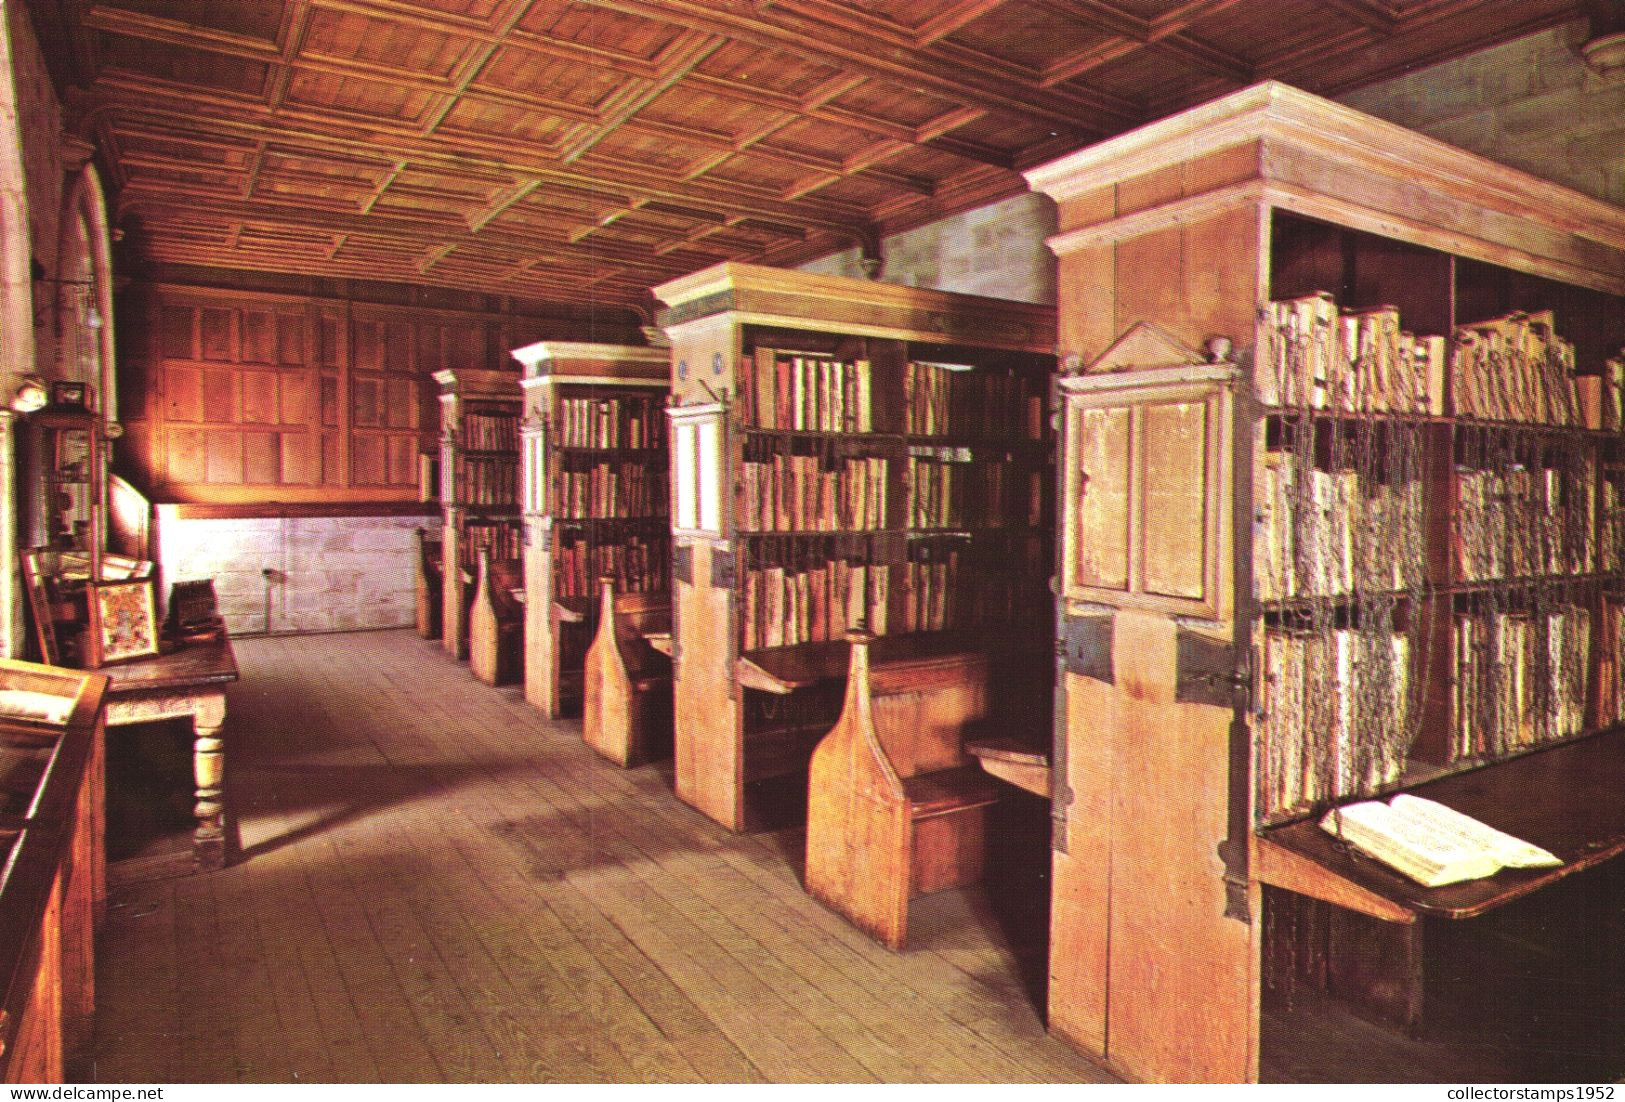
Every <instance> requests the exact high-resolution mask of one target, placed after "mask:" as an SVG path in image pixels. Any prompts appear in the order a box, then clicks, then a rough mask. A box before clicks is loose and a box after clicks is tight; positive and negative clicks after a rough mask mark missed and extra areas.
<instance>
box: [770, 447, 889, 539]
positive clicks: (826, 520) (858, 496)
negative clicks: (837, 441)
mask: <svg viewBox="0 0 1625 1102" xmlns="http://www.w3.org/2000/svg"><path fill="white" fill-rule="evenodd" d="M889 470H890V464H889V463H888V462H887V460H885V459H884V458H881V457H878V456H860V457H856V458H848V459H841V460H834V461H826V460H823V459H821V458H820V457H818V456H811V455H784V454H775V455H773V456H772V457H771V458H770V459H769V460H767V461H765V462H752V461H748V460H747V461H745V462H743V463H741V464H740V465H739V480H740V502H741V515H740V518H739V526H740V528H742V529H745V530H747V531H756V532H807V531H818V532H835V531H852V530H861V529H875V528H883V527H885V525H886V487H887V480H888V477H889Z"/></svg>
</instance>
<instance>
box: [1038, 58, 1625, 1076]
mask: <svg viewBox="0 0 1625 1102" xmlns="http://www.w3.org/2000/svg"><path fill="white" fill-rule="evenodd" d="M1028 179H1029V181H1030V182H1031V183H1032V185H1033V186H1034V188H1035V189H1037V190H1039V191H1041V192H1044V193H1047V194H1049V195H1050V196H1052V197H1053V198H1055V200H1056V201H1057V204H1058V211H1059V226H1058V232H1057V234H1056V235H1055V236H1054V237H1053V238H1052V239H1051V241H1050V245H1051V247H1052V249H1053V251H1054V252H1055V253H1056V255H1057V257H1058V258H1059V295H1058V297H1059V303H1060V311H1059V316H1060V330H1059V332H1060V342H1059V348H1060V350H1061V352H1062V354H1063V356H1064V357H1065V364H1066V371H1065V373H1064V374H1063V375H1062V376H1061V377H1060V378H1059V379H1058V381H1057V402H1058V405H1059V409H1060V418H1061V424H1062V430H1061V436H1062V439H1061V443H1060V449H1059V450H1060V456H1061V458H1060V466H1061V470H1060V473H1059V485H1060V487H1061V488H1060V491H1059V492H1060V495H1061V498H1062V504H1061V508H1060V519H1059V521H1058V530H1059V540H1058V549H1057V554H1058V556H1059V560H1060V564H1061V567H1060V571H1059V579H1058V587H1057V593H1058V596H1057V632H1058V635H1059V637H1060V643H1061V653H1062V657H1061V661H1060V669H1059V670H1058V673H1057V687H1056V703H1055V708H1056V713H1057V717H1058V718H1057V724H1056V735H1055V743H1054V748H1053V762H1052V765H1053V777H1052V792H1053V820H1054V833H1053V847H1054V854H1053V879H1052V883H1053V899H1052V910H1051V964H1050V982H1049V1020H1050V1026H1051V1028H1052V1029H1053V1030H1054V1031H1055V1032H1057V1033H1058V1034H1060V1035H1062V1036H1065V1037H1066V1038H1068V1039H1070V1040H1071V1041H1073V1042H1074V1043H1076V1044H1078V1045H1079V1046H1080V1047H1082V1048H1083V1049H1085V1050H1086V1051H1088V1052H1090V1053H1091V1054H1094V1055H1096V1056H1097V1057H1099V1058H1101V1059H1103V1060H1104V1061H1105V1062H1107V1063H1108V1064H1110V1065H1111V1066H1112V1067H1114V1068H1116V1069H1118V1070H1120V1071H1121V1072H1123V1073H1125V1074H1127V1075H1129V1076H1132V1077H1133V1078H1136V1079H1145V1080H1171V1081H1181V1082H1192V1081H1195V1082H1216V1081H1245V1080H1250V1079H1254V1078H1256V1077H1257V1075H1258V1071H1259V1056H1260V1019H1261V1012H1260V1007H1261V1000H1262V997H1263V994H1264V985H1265V982H1266V980H1267V979H1268V978H1269V977H1270V976H1271V975H1272V970H1273V969H1275V968H1277V967H1280V966H1281V963H1280V962H1281V960H1282V959H1283V958H1286V959H1287V960H1288V962H1289V964H1290V958H1291V957H1292V956H1293V953H1294V948H1293V946H1292V945H1290V944H1287V943H1289V942H1290V941H1291V940H1292V939H1293V938H1294V937H1295V936H1296V933H1297V932H1301V925H1302V923H1298V922H1295V920H1294V919H1293V918H1292V917H1291V916H1292V915H1294V914H1299V915H1301V914H1305V913H1308V911H1309V910H1310V909H1312V908H1315V907H1321V908H1324V905H1325V904H1326V903H1330V904H1332V905H1333V906H1332V907H1331V908H1329V910H1327V911H1325V913H1327V914H1330V916H1331V917H1330V918H1329V919H1328V921H1329V922H1331V923H1332V924H1334V925H1335V924H1338V923H1340V922H1341V921H1342V918H1341V917H1340V916H1350V915H1352V916H1356V917H1358V918H1360V919H1362V920H1365V921H1368V922H1369V923H1370V925H1371V926H1372V927H1374V928H1376V929H1377V934H1376V937H1377V938H1378V943H1379V944H1381V945H1383V946H1385V949H1384V952H1385V953H1386V954H1387V957H1386V959H1391V960H1392V961H1393V962H1394V963H1393V965H1392V967H1393V968H1394V969H1396V970H1400V971H1405V972H1407V973H1408V974H1405V975H1399V976H1396V975H1395V974H1394V973H1392V972H1390V973H1388V974H1384V975H1379V976H1378V977H1377V978H1376V979H1375V980H1372V979H1371V978H1370V977H1369V976H1368V977H1365V979H1366V980H1367V982H1366V984H1365V988H1364V990H1363V991H1362V990H1360V989H1359V988H1360V984H1359V983H1357V982H1355V981H1356V980H1357V979H1359V977H1354V978H1352V979H1348V983H1347V988H1348V994H1350V996H1351V997H1354V998H1356V999H1359V998H1362V997H1367V998H1370V999H1371V1000H1373V1001H1374V1002H1375V1003H1377V1004H1379V1005H1377V1006H1376V1009H1377V1011H1378V1012H1379V1013H1382V1014H1383V1016H1385V1017H1388V1018H1389V1019H1390V1020H1400V1021H1404V1022H1405V1023H1406V1024H1414V1017H1415V1014H1416V1013H1417V1011H1418V1008H1419V1005H1420V1000H1421V994H1420V991H1421V987H1420V983H1419V980H1418V975H1419V973H1420V972H1421V971H1422V970H1423V969H1424V968H1425V965H1426V962H1427V951H1428V947H1429V942H1428V938H1427V934H1426V931H1427V929H1429V928H1430V927H1429V926H1428V922H1426V921H1423V919H1424V917H1426V916H1441V915H1442V916H1444V917H1445V918H1446V919H1455V918H1463V917H1467V916H1470V915H1478V914H1481V913H1483V912H1484V911H1486V910H1487V909H1489V908H1491V907H1494V906H1496V905H1499V903H1501V902H1503V901H1505V900H1507V899H1510V898H1513V897H1514V896H1516V895H1522V894H1526V893H1528V892H1530V891H1533V890H1534V889H1535V888H1536V887H1538V886H1540V883H1542V882H1540V881H1538V880H1535V879H1531V878H1528V877H1525V878H1523V879H1520V878H1519V877H1518V876H1515V875H1511V874H1503V875H1502V876H1498V877H1495V878H1492V879H1491V880H1488V881H1483V882H1479V883H1478V885H1477V886H1476V887H1474V888H1473V889H1471V891H1467V890H1465V889H1464V891H1463V893H1462V895H1461V896H1459V897H1457V896H1453V897H1447V896H1441V895H1437V894H1434V892H1447V891H1448V889H1435V890H1434V892H1427V891H1420V890H1412V889H1408V888H1407V887H1406V886H1405V884H1404V883H1403V878H1402V877H1398V875H1397V874H1392V873H1389V872H1387V871H1385V870H1384V869H1382V868H1381V867H1380V866H1375V865H1374V863H1373V862H1369V861H1365V860H1363V859H1357V858H1354V857H1351V856H1350V855H1349V854H1348V853H1347V852H1346V851H1343V850H1342V849H1341V848H1340V847H1338V846H1337V845H1336V842H1335V839H1331V838H1330V836H1329V835H1326V834H1325V832H1323V831H1321V830H1320V829H1319V827H1318V826H1316V825H1315V824H1316V823H1317V821H1318V818H1319V815H1320V813H1321V812H1323V811H1324V809H1326V808H1327V807H1328V806H1331V805H1334V804H1336V803H1339V802H1345V801H1348V800H1352V799H1354V798H1357V797H1366V796H1372V795H1383V794H1387V793H1391V792H1395V791H1399V790H1413V789H1419V790H1421V791H1423V792H1424V793H1425V792H1427V791H1434V790H1437V791H1448V792H1451V793H1453V796H1452V799H1459V800H1461V801H1472V800H1474V799H1476V800H1478V801H1479V803H1476V804H1473V806H1472V807H1471V808H1469V807H1467V806H1464V805H1463V804H1462V803H1457V804H1456V806H1458V807H1460V808H1461V809H1462V810H1469V811H1470V813H1473V814H1479V813H1480V809H1481V808H1482V809H1484V811H1483V815H1482V816H1481V817H1485V818H1486V819H1487V820H1488V821H1490V822H1491V825H1497V820H1498V819H1499V823H1500V824H1501V825H1502V827H1503V829H1508V830H1513V829H1514V827H1516V828H1517V829H1516V832H1518V833H1520V836H1523V837H1526V838H1529V839H1530V840H1531V841H1534V842H1536V843H1537V844H1541V843H1542V839H1546V840H1548V841H1551V842H1552V844H1553V845H1556V846H1558V847H1559V856H1562V857H1564V859H1565V861H1566V862H1567V870H1574V869H1579V868H1582V867H1585V866H1586V865H1588V864H1590V863H1592V861H1593V860H1594V857H1595V855H1597V854H1602V855H1611V854H1613V853H1617V852H1620V839H1619V838H1617V837H1615V836H1613V835H1612V834H1609V835H1607V836H1595V837H1591V838H1589V839H1586V838H1585V837H1584V835H1585V834H1586V831H1587V830H1601V829H1602V828H1601V827H1600V826H1598V825H1597V824H1596V823H1591V824H1589V825H1587V824H1584V823H1582V822H1581V820H1580V819H1579V818H1576V817H1574V815H1573V813H1572V810H1570V811H1565V810H1563V809H1564V807H1565V806H1566V804H1567V801H1566V800H1564V799H1561V798H1558V797H1559V796H1560V794H1559V793H1554V792H1552V791H1548V790H1547V788H1548V787H1549V786H1550V785H1551V784H1552V783H1553V782H1552V781H1551V780H1550V779H1547V780H1544V781H1533V782H1532V781H1529V780H1528V779H1527V778H1529V777H1546V778H1550V777H1553V776H1557V775H1563V770H1562V769H1560V768H1559V766H1561V765H1562V763H1563V762H1564V760H1565V755H1568V754H1569V753H1570V752H1571V751H1572V752H1573V754H1574V755H1575V760H1578V755H1580V754H1585V755H1589V757H1588V759H1587V760H1588V761H1589V760H1590V759H1591V758H1596V757H1597V756H1598V755H1601V757H1600V759H1599V760H1601V761H1603V762H1604V763H1609V764H1608V768H1607V769H1604V770H1602V772H1604V773H1608V772H1612V771H1613V770H1614V766H1616V765H1617V764H1618V763H1617V762H1615V759H1616V758H1617V757H1618V754H1619V749H1618V746H1619V744H1618V743H1617V741H1615V742H1609V741H1606V740H1608V739H1611V738H1612V737H1613V736H1612V735H1611V734H1608V733H1606V731H1605V729H1606V728H1609V727H1612V726H1614V725H1615V724H1617V722H1618V721H1619V718H1620V714H1621V713H1620V709H1619V690H1618V681H1619V670H1620V663H1619V656H1618V653H1617V651H1618V647H1619V643H1620V638H1621V637H1620V635H1619V632H1618V630H1617V620H1618V612H1617V609H1618V595H1619V594H1620V593H1621V592H1622V590H1625V587H1622V583H1625V576H1622V575H1621V574H1620V573H1619V566H1620V555H1619V549H1618V533H1619V516H1618V502H1619V486H1618V478H1619V464H1620V459H1621V455H1622V452H1621V448H1622V445H1625V439H1622V438H1621V436H1620V434H1619V431H1618V426H1619V423H1620V422H1619V415H1618V412H1617V410H1618V408H1619V407H1618V402H1619V399H1620V389H1619V380H1618V372H1619V362H1618V357H1619V355H1620V350H1621V345H1622V344H1625V303H1622V299H1621V297H1620V296H1621V295H1622V294H1625V211H1621V210H1619V209H1618V208H1615V207H1611V206H1608V205H1606V204H1603V203H1601V202H1596V201H1593V200H1591V199H1588V198H1586V197H1584V196H1581V195H1579V194H1576V193H1574V192H1571V191H1568V190H1566V189H1564V188H1561V187H1558V186H1556V185H1553V184H1550V183H1546V182H1544V181H1541V180H1538V179H1535V178H1534V177H1531V176H1527V175H1525V174H1523V173H1520V172H1518V171H1515V170H1512V169H1509V168H1506V167H1504V166H1501V165H1497V164H1492V163H1490V162H1488V161H1485V160H1483V159H1481V158H1478V157H1476V156H1474V155H1471V154H1468V153H1465V152H1462V151H1460V150H1457V149H1454V148H1452V147H1449V146H1447V145H1444V144H1442V143H1440V142H1437V141H1434V140H1432V139H1429V138H1426V137H1423V136H1421V135H1417V134H1414V133H1412V132H1409V131H1407V130H1404V129H1403V128H1400V127H1397V126H1394V125H1392V124H1389V123H1385V122H1381V121H1379V120H1376V119H1372V118H1369V117H1366V116H1364V115H1361V114H1359V113H1357V112H1354V111H1351V110H1348V109H1346V108H1343V107H1341V106H1338V105H1336V104H1332V103H1330V102H1327V101H1324V100H1321V99H1318V98H1316V97H1313V96H1310V95H1308V94H1305V93H1303V92H1300V91H1298V90H1296V89H1292V88H1289V87H1286V86H1283V85H1280V84H1276V83H1266V84H1263V85H1259V86H1256V87H1253V88H1250V89H1246V90H1244V91H1241V92H1238V93H1235V94H1234V95H1231V96H1228V97H1226V98H1224V99H1220V100H1217V101H1214V102H1213V103H1210V104H1207V105H1204V106H1201V107H1198V108H1194V109H1192V110H1190V111H1188V112H1185V113H1183V114H1181V115H1177V116H1174V117H1171V118H1169V119H1165V120H1162V121H1160V122H1157V123H1154V124H1151V125H1149V126H1146V127H1143V128H1141V129H1139V130H1136V131H1133V132H1130V133H1128V134H1125V135H1122V136H1120V137H1117V138H1114V139H1111V140H1109V141H1106V142H1102V143H1100V144H1099V145H1096V146H1093V147H1091V148H1089V149H1086V150H1083V151H1081V152H1079V153H1076V154H1073V155H1071V156H1069V157H1066V158H1063V159H1061V160H1059V161H1056V162H1054V163H1052V164H1049V165H1046V166H1043V167H1040V168H1037V169H1034V170H1032V171H1030V172H1029V173H1028ZM1603 426H1606V428H1604V427H1603ZM1599 732H1604V733H1602V734H1599ZM1599 740H1601V741H1599ZM1543 748H1544V749H1543ZM1536 751H1540V752H1538V753H1537V752H1536ZM1542 770H1544V772H1542ZM1583 773H1584V774H1586V775H1598V769H1597V768H1596V763H1595V762H1592V763H1591V764H1590V765H1588V766H1586V768H1585V769H1584V770H1583ZM1514 777H1518V778H1523V779H1522V780H1520V781H1519V782H1518V783H1519V785H1521V786H1522V787H1521V788H1519V789H1517V790H1515V791H1513V792H1511V793H1510V794H1509V793H1508V792H1507V791H1506V790H1505V785H1506V784H1508V783H1510V780H1511V778H1514ZM1433 786H1442V787H1438V788H1435V787H1433ZM1489 792H1495V793H1497V794H1498V798H1497V799H1495V800H1489V799H1486V798H1485V797H1484V795H1483V794H1484V793H1489ZM1474 793H1478V795H1477V796H1475V795H1474ZM1447 802H1449V801H1447ZM1565 847H1566V848H1565ZM1597 859H1600V858H1597ZM1475 893H1476V894H1475ZM1469 897H1470V898H1469ZM1308 900H1316V901H1320V902H1317V903H1309V902H1307V901H1308ZM1464 900H1466V902H1464ZM1283 916H1286V917H1283ZM1305 921H1307V920H1305ZM1429 921H1431V919H1429ZM1327 944H1332V945H1333V948H1332V949H1330V950H1326V951H1327V952H1329V953H1330V954H1331V955H1332V956H1333V957H1334V959H1332V960H1331V961H1330V962H1329V963H1326V964H1325V971H1326V972H1327V973H1329V974H1330V975H1331V977H1332V981H1333V982H1331V983H1330V984H1329V985H1328V986H1331V987H1332V988H1333V989H1334V990H1339V991H1341V989H1339V988H1338V987H1337V982H1338V981H1340V980H1342V979H1346V978H1348V974H1350V973H1354V972H1358V971H1360V970H1361V969H1362V968H1364V967H1366V965H1368V964H1369V963H1370V961H1371V960H1373V959H1376V960H1379V961H1380V960H1384V959H1385V958H1384V953H1383V952H1379V953H1373V952H1372V951H1371V947H1370V944H1369V943H1368V944H1367V945H1366V947H1365V950H1364V952H1365V953H1366V954H1367V955H1366V956H1365V957H1364V958H1362V960H1360V961H1354V960H1353V959H1352V958H1350V959H1343V960H1339V959H1335V956H1336V953H1337V951H1338V950H1337V948H1336V939H1335V938H1334V939H1332V941H1331V942H1328V943H1327ZM1288 966H1289V965H1288ZM1388 967H1390V965H1388V964H1387V963H1383V964H1380V965H1379V966H1378V968H1377V971H1379V972H1381V971H1382V969H1383V968H1388ZM1384 984H1387V985H1388V986H1387V988H1386V989H1384V990H1386V994H1383V990H1379V989H1383V985H1384ZM1384 999H1386V1000H1387V1005H1380V1004H1382V1003H1383V1002H1384ZM1396 1003H1398V1004H1399V1005H1395V1004H1396ZM1407 1019H1409V1020H1408V1021H1407Z"/></svg>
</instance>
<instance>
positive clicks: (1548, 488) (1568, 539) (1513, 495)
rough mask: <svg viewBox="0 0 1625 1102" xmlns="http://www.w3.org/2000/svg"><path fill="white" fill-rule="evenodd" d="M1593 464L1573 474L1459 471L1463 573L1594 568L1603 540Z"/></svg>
mask: <svg viewBox="0 0 1625 1102" xmlns="http://www.w3.org/2000/svg"><path fill="white" fill-rule="evenodd" d="M1593 468H1594V464H1593V463H1592V462H1591V461H1590V460H1589V459H1586V460H1585V461H1584V462H1583V463H1581V464H1579V466H1578V468H1577V469H1576V470H1575V471H1574V472H1573V473H1566V472H1565V471H1563V470H1562V469H1559V468H1555V467H1545V466H1539V467H1536V466H1521V465H1515V464H1512V465H1507V466H1506V468H1505V469H1496V470H1477V469H1468V470H1458V471H1457V473H1456V513H1455V533H1454V534H1455V544H1456V564H1457V575H1458V577H1460V578H1461V580H1463V581H1468V582H1484V581H1496V580H1499V579H1503V578H1527V577H1530V576H1532V575H1541V574H1568V575H1572V574H1585V573H1589V572H1590V571H1591V570H1592V569H1593V567H1592V563H1593V561H1594V557H1595V556H1594V551H1595V548H1596V542H1597V541H1596V520H1595V515H1594V513H1593V511H1592V507H1591V494H1592V488H1593V486H1594V485H1595V479H1594V478H1593V477H1592V473H1591V472H1592V470H1593Z"/></svg>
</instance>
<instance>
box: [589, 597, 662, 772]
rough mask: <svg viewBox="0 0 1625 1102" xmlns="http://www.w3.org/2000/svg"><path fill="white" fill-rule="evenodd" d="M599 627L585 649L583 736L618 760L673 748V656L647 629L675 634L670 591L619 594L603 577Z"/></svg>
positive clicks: (632, 761)
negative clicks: (649, 636) (658, 645)
mask: <svg viewBox="0 0 1625 1102" xmlns="http://www.w3.org/2000/svg"><path fill="white" fill-rule="evenodd" d="M601 586H602V588H601V590H600V596H599V608H598V631H597V633H596V634H595V635H594V636H593V641H592V645H591V646H589V647H588V648H587V657H586V663H585V681H586V684H585V688H584V691H583V706H582V724H581V728H582V737H583V738H584V739H585V740H586V743H587V745H588V746H590V747H592V748H593V749H594V750H595V751H597V752H598V754H600V755H601V756H603V757H604V758H607V759H608V760H610V761H612V762H614V763H615V764H616V765H619V766H622V767H628V766H633V765H641V764H642V763H644V762H646V761H652V760H654V759H655V758H657V757H662V756H664V755H665V754H666V753H669V752H670V749H671V672H672V671H671V659H670V658H668V657H667V656H666V655H664V654H662V653H660V652H659V651H657V650H655V648H654V647H652V646H650V645H649V642H648V640H647V639H646V638H645V636H646V634H648V633H654V634H664V635H666V636H667V637H669V636H670V633H671V596H670V595H669V594H666V593H623V594H621V595H620V596H616V594H615V582H614V580H613V579H611V578H604V579H603V580H602V583H601Z"/></svg>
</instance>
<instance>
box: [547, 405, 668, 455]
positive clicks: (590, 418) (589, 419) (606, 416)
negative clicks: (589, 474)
mask: <svg viewBox="0 0 1625 1102" xmlns="http://www.w3.org/2000/svg"><path fill="white" fill-rule="evenodd" d="M665 420H666V417H665V405H664V401H663V399H662V398H660V397H658V396H655V395H645V394H624V395H617V396H615V397H612V398H603V397H600V398H560V399H559V413H558V428H557V434H558V444H559V447H562V448H604V449H610V448H655V447H659V446H660V445H661V444H662V443H663V442H664V441H665V438H666V435H665V428H666V426H665Z"/></svg>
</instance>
